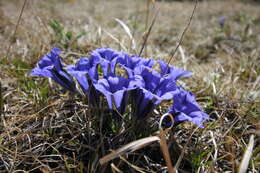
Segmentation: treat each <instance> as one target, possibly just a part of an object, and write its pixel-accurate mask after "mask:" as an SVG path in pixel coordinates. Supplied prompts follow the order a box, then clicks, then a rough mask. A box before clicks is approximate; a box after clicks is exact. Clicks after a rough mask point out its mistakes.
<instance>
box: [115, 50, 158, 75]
mask: <svg viewBox="0 0 260 173" xmlns="http://www.w3.org/2000/svg"><path fill="white" fill-rule="evenodd" d="M155 63H156V61H155V60H153V59H145V58H141V57H139V56H129V55H127V54H126V55H124V56H121V57H118V58H116V59H114V60H113V61H112V62H111V64H112V67H114V68H115V67H116V65H117V64H119V65H120V66H122V67H123V68H124V69H125V70H126V72H127V74H128V77H129V78H132V77H133V75H134V69H135V68H137V67H140V66H145V67H149V68H152V67H153V65H154V64H155ZM112 72H113V71H112Z"/></svg>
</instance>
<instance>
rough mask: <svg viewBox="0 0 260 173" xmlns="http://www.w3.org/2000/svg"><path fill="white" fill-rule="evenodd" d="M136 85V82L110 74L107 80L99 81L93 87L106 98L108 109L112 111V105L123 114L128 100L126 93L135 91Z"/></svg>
mask: <svg viewBox="0 0 260 173" xmlns="http://www.w3.org/2000/svg"><path fill="white" fill-rule="evenodd" d="M137 83H138V81H137V82H136V81H134V80H130V79H127V78H123V77H121V76H114V75H113V74H110V75H109V76H108V77H107V78H103V79H99V80H98V81H97V82H96V83H94V87H95V89H96V90H97V91H99V92H100V93H102V94H103V95H104V96H105V97H106V100H107V103H108V107H109V109H111V110H112V109H113V103H114V104H115V107H116V109H117V110H118V111H119V112H120V113H123V112H124V110H125V106H126V102H127V98H128V91H130V90H133V89H135V88H136V87H137V85H138V84H137Z"/></svg>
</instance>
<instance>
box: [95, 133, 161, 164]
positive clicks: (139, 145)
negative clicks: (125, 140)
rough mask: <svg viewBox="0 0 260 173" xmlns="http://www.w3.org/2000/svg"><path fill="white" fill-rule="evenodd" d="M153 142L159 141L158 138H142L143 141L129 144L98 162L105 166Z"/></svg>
mask: <svg viewBox="0 0 260 173" xmlns="http://www.w3.org/2000/svg"><path fill="white" fill-rule="evenodd" d="M155 141H160V138H159V137H158V136H151V137H147V138H143V139H139V140H136V141H134V142H131V143H129V144H127V145H125V146H123V147H121V148H119V149H117V150H116V151H114V152H112V153H110V154H108V155H106V156H104V157H102V158H101V159H100V160H99V162H100V164H101V165H103V164H105V163H106V162H109V161H110V160H112V159H114V158H116V157H119V156H120V155H122V154H126V153H129V152H133V151H136V150H138V149H141V148H143V147H145V146H147V145H149V144H151V143H153V142H155Z"/></svg>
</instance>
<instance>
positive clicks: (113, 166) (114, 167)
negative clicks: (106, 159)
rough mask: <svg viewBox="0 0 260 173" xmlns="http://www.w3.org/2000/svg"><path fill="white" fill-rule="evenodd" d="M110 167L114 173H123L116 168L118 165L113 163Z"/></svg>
mask: <svg viewBox="0 0 260 173" xmlns="http://www.w3.org/2000/svg"><path fill="white" fill-rule="evenodd" d="M110 166H111V169H112V172H113V173H116V172H119V173H123V172H122V171H121V170H120V169H119V168H118V167H116V165H115V164H114V163H111V164H110Z"/></svg>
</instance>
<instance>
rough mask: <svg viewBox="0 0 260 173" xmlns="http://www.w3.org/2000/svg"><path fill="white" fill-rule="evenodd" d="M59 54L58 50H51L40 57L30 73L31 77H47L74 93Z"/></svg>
mask: <svg viewBox="0 0 260 173" xmlns="http://www.w3.org/2000/svg"><path fill="white" fill-rule="evenodd" d="M60 53H61V51H60V50H59V49H58V48H53V49H52V50H51V52H50V53H49V54H47V55H45V56H43V57H42V59H41V60H40V61H39V62H38V64H37V67H35V68H34V69H33V70H32V71H31V75H32V76H43V77H49V78H51V79H53V80H54V81H55V82H57V83H58V84H60V85H61V86H63V87H64V88H66V89H67V90H70V91H75V83H74V81H73V80H72V79H71V77H70V76H69V75H68V73H67V72H66V71H65V70H64V67H63V65H62V63H61V60H60V59H61V57H60V56H59V54H60Z"/></svg>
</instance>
